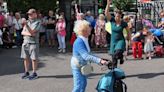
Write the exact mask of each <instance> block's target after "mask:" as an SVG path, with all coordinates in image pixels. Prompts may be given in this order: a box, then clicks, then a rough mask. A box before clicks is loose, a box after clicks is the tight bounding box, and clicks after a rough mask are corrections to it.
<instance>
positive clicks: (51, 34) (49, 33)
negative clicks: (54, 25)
mask: <svg viewBox="0 0 164 92" xmlns="http://www.w3.org/2000/svg"><path fill="white" fill-rule="evenodd" d="M54 35H55V30H54V29H47V39H48V40H50V39H54Z"/></svg>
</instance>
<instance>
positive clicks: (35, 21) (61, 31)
mask: <svg viewBox="0 0 164 92" xmlns="http://www.w3.org/2000/svg"><path fill="white" fill-rule="evenodd" d="M110 4H111V0H107V6H106V9H105V11H104V12H102V13H101V14H99V15H98V16H96V17H94V16H93V15H92V13H91V12H90V11H87V12H86V13H82V12H81V11H80V9H78V7H77V4H75V14H74V15H72V18H71V21H70V22H69V23H70V30H67V24H68V23H67V22H68V21H67V20H66V18H65V15H64V12H60V13H59V14H55V13H54V12H53V11H52V10H49V11H48V14H47V15H45V14H42V13H41V12H39V11H38V12H37V11H36V10H35V9H30V10H29V11H28V12H27V15H28V18H26V16H21V14H20V12H16V13H15V14H13V12H10V13H9V14H7V15H6V16H5V15H3V13H2V12H0V44H2V47H3V48H16V47H21V58H23V59H24V67H25V73H24V75H23V76H22V78H23V79H25V78H29V79H35V78H37V73H36V69H37V61H38V54H39V46H40V47H42V46H48V47H49V48H53V47H56V46H58V47H56V48H58V52H59V53H65V52H66V47H67V44H66V36H67V34H68V32H69V34H71V35H70V37H68V38H69V40H68V41H69V42H70V45H72V47H73V51H72V52H73V56H72V59H71V67H72V72H73V77H74V89H73V92H84V91H85V88H86V85H87V80H86V76H85V75H83V74H82V73H81V70H80V67H79V66H78V65H82V66H84V65H86V64H87V62H88V61H91V62H94V63H97V64H99V65H106V64H107V63H108V61H106V60H104V59H102V58H98V57H96V56H94V55H92V54H90V51H91V50H90V47H91V48H93V47H95V48H104V47H105V48H106V47H107V48H108V52H109V54H110V55H111V56H112V61H113V62H114V63H115V66H117V63H118V61H119V62H120V64H123V63H124V60H126V59H128V58H127V55H128V52H129V49H130V47H131V48H132V54H133V57H134V59H137V58H138V59H143V55H142V54H143V51H144V53H145V58H148V59H149V60H151V59H152V55H154V54H155V52H154V49H155V46H157V47H158V45H160V46H161V45H163V46H162V47H161V50H164V49H163V48H164V44H163V43H164V11H161V12H160V20H159V23H158V25H156V26H154V24H153V23H152V22H151V20H150V19H149V17H142V16H138V17H137V21H136V24H135V21H134V20H135V19H134V17H133V16H130V15H125V14H124V15H123V12H122V11H121V10H118V9H116V10H115V11H114V16H113V15H111V12H110ZM135 27H136V30H134V29H135ZM39 43H40V44H39ZM46 44H48V45H46ZM56 44H57V45H56ZM99 50H101V49H99ZM142 50H143V51H142ZM28 55H29V56H30V57H27V56H28ZM29 59H31V60H32V68H33V74H32V75H31V76H30V73H29ZM77 63H79V64H78V65H77Z"/></svg>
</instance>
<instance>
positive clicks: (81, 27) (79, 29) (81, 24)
mask: <svg viewBox="0 0 164 92" xmlns="http://www.w3.org/2000/svg"><path fill="white" fill-rule="evenodd" d="M89 25H90V24H89V22H88V21H86V20H78V21H76V22H75V26H74V32H75V33H76V34H77V35H83V33H84V32H85V31H87V29H88V28H89Z"/></svg>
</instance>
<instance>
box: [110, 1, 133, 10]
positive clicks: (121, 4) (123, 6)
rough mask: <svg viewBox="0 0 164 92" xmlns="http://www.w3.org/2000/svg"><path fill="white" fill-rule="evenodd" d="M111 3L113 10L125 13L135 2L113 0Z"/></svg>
mask: <svg viewBox="0 0 164 92" xmlns="http://www.w3.org/2000/svg"><path fill="white" fill-rule="evenodd" d="M112 2H113V5H114V7H115V8H117V9H120V10H124V11H127V10H129V9H130V8H132V7H134V3H135V0H113V1H112Z"/></svg>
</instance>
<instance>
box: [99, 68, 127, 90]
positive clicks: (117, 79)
mask: <svg viewBox="0 0 164 92" xmlns="http://www.w3.org/2000/svg"><path fill="white" fill-rule="evenodd" d="M123 78H125V73H124V71H123V70H121V69H119V68H114V70H112V71H110V72H108V73H107V74H105V75H103V76H102V77H101V79H100V80H99V82H98V85H97V87H96V90H97V92H127V86H126V84H125V83H124V82H123V81H122V79H123Z"/></svg>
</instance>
